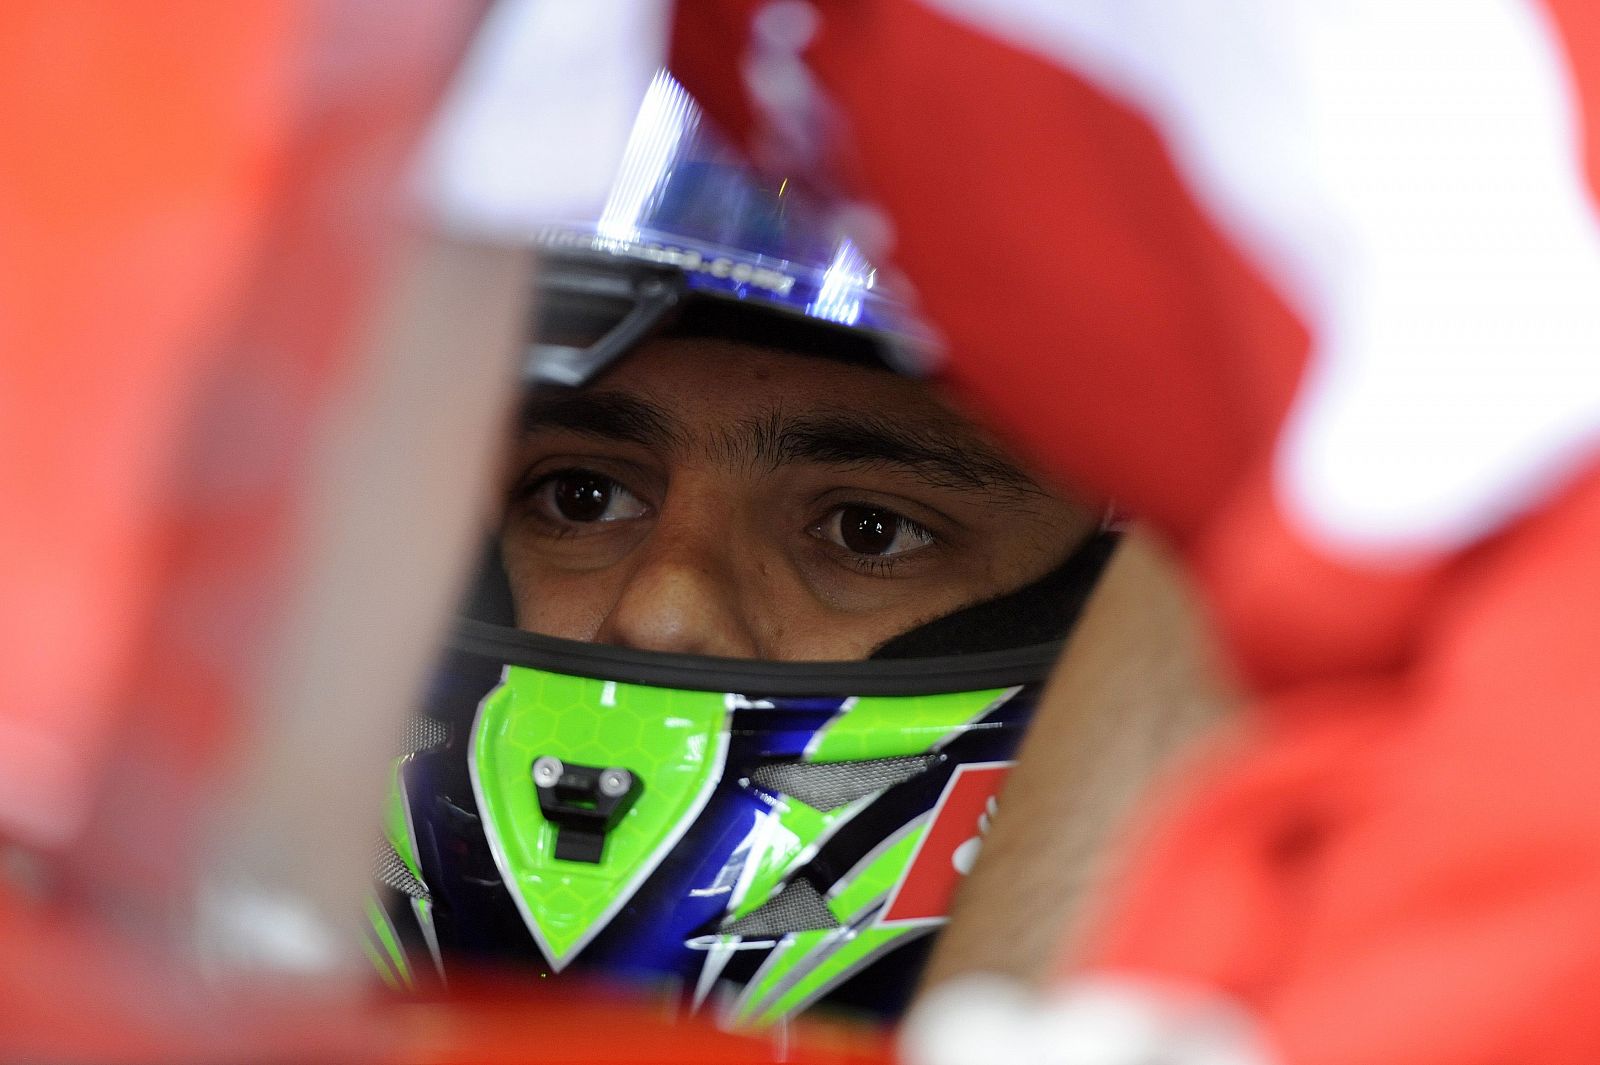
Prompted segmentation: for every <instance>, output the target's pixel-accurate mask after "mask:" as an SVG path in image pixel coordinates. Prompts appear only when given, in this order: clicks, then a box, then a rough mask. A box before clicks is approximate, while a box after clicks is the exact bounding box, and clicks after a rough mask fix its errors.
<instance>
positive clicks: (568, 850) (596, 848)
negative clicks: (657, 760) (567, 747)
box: [532, 754, 644, 865]
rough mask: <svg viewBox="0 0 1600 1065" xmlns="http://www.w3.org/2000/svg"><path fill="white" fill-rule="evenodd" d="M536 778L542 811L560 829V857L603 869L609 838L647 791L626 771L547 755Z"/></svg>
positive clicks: (539, 761)
mask: <svg viewBox="0 0 1600 1065" xmlns="http://www.w3.org/2000/svg"><path fill="white" fill-rule="evenodd" d="M532 774H533V786H534V789H535V790H536V791H537V792H538V795H539V811H540V812H541V813H542V814H544V816H545V820H547V821H549V822H550V823H551V824H553V825H555V826H556V851H555V856H556V857H557V858H559V859H560V860H562V861H566V862H588V863H590V864H592V865H598V864H599V863H600V858H601V856H602V855H603V854H604V853H605V845H606V833H608V832H610V831H611V829H612V828H614V827H616V824H617V822H618V821H620V820H622V816H623V815H624V814H626V813H627V812H628V808H629V807H630V806H632V805H633V803H634V800H636V799H637V798H638V797H639V793H640V792H641V791H643V790H644V785H643V782H642V781H640V780H639V778H638V776H637V775H636V774H634V773H631V772H629V771H628V770H626V769H622V768H620V767H616V766H610V767H601V766H591V765H577V764H572V763H566V762H563V761H561V759H559V758H556V757H555V756H554V755H548V754H547V755H544V756H542V757H540V758H536V759H534V762H533V769H532Z"/></svg>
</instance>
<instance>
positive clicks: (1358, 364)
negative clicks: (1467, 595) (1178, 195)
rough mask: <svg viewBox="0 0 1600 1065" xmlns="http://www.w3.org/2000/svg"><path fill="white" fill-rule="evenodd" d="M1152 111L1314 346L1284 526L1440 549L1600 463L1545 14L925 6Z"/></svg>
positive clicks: (1197, 187) (1228, 2)
mask: <svg viewBox="0 0 1600 1065" xmlns="http://www.w3.org/2000/svg"><path fill="white" fill-rule="evenodd" d="M923 2H924V3H925V4H926V5H927V6H929V7H930V8H934V9H937V10H940V11H943V12H944V13H946V14H947V15H949V16H951V17H954V18H956V19H959V20H962V21H964V22H966V23H967V24H969V25H971V26H973V27H974V28H977V29H980V30H983V31H986V32H987V33H989V34H991V35H992V36H994V37H996V38H998V39H1001V40H1004V41H1006V42H1008V43H1010V44H1011V45H1013V46H1015V47H1017V48H1018V49H1019V50H1023V51H1027V52H1030V53H1033V54H1036V55H1039V56H1041V57H1042V58H1045V59H1047V60H1049V61H1051V62H1055V63H1057V64H1061V65H1064V66H1067V67H1070V68H1072V69H1073V70H1074V71H1076V72H1077V73H1078V74H1080V75H1081V76H1084V77H1087V78H1088V79H1090V80H1091V81H1094V82H1095V83H1096V84H1097V85H1099V86H1100V87H1101V88H1102V89H1104V90H1105V91H1106V92H1108V93H1109V94H1110V95H1113V96H1115V97H1117V98H1119V99H1121V100H1123V101H1124V102H1125V103H1127V104H1129V105H1131V106H1132V107H1134V108H1135V109H1137V110H1139V111H1140V112H1142V113H1143V114H1144V115H1146V116H1147V117H1148V118H1149V119H1150V120H1151V121H1152V123H1153V124H1154V125H1155V126H1156V127H1157V128H1158V129H1159V130H1160V131H1161V133H1162V134H1163V136H1164V138H1165V140H1166V142H1167V144H1168V146H1169V148H1170V150H1171V151H1172V153H1173V156H1174V158H1175V160H1176V162H1177V165H1178V166H1179V168H1180V170H1181V171H1182V172H1183V173H1184V175H1185V176H1186V178H1187V179H1188V181H1189V183H1190V185H1191V187H1192V190H1193V192H1194V194H1195V196H1196V198H1197V200H1198V201H1199V202H1200V203H1201V204H1202V205H1203V206H1204V207H1205V208H1206V209H1207V210H1208V211H1209V213H1210V214H1211V215H1212V216H1213V218H1214V219H1215V220H1216V221H1217V222H1218V223H1219V224H1220V225H1221V227H1222V228H1223V230H1224V231H1225V232H1227V233H1229V234H1230V235H1231V236H1232V237H1233V238H1234V240H1235V241H1236V242H1237V244H1238V245H1239V246H1240V247H1241V248H1242V249H1243V250H1244V251H1245V252H1246V254H1247V255H1248V256H1250V257H1251V258H1252V259H1253V260H1254V261H1255V262H1256V264H1257V265H1258V266H1259V267H1260V268H1261V269H1262V270H1263V273H1264V274H1265V275H1266V276H1267V277H1268V278H1269V280H1271V281H1272V282H1273V283H1274V284H1276V285H1277V286H1278V287H1279V289H1280V290H1281V291H1282V293H1283V294H1284V296H1285V297H1286V299H1287V300H1288V302H1289V303H1290V305H1291V306H1292V307H1294V308H1295V310H1296V311H1297V312H1298V313H1299V314H1300V315H1301V316H1302V317H1303V319H1304V320H1305V321H1306V322H1307V324H1308V325H1309V326H1310V327H1311V328H1312V330H1313V335H1314V345H1313V354H1312V358H1313V361H1312V366H1311V369H1310V372H1309V374H1308V376H1307V378H1306V380H1305V382H1304V387H1303V389H1302V391H1301V393H1300V395H1299V396H1298V398H1297V402H1296V405H1295V408H1294V410H1293V412H1292V414H1291V417H1290V421H1289V425H1288V426H1287V431H1286V433H1285V435H1284V437H1283V439H1282V441H1281V445H1280V451H1279V454H1278V456H1277V469H1276V487H1277V493H1278V498H1279V502H1280V505H1281V507H1282V509H1283V510H1284V511H1285V513H1286V514H1287V515H1288V516H1289V517H1290V519H1291V520H1293V521H1295V522H1296V523H1297V524H1298V525H1299V527H1300V528H1301V530H1302V532H1303V533H1304V534H1305V535H1306V536H1307V537H1308V538H1309V539H1310V540H1311V541H1312V542H1313V543H1315V544H1317V545H1318V546H1320V547H1321V548H1322V549H1323V550H1325V551H1327V552H1329V553H1331V554H1334V555H1336V556H1341V555H1342V556H1345V557H1350V558H1354V559H1357V560H1364V561H1375V560H1382V559H1394V558H1396V557H1397V556H1400V557H1403V556H1405V555H1407V554H1409V553H1412V552H1431V551H1439V550H1448V549H1451V548H1454V547H1458V546H1461V545H1463V544H1465V543H1467V542H1470V541H1472V540H1473V539H1475V538H1477V537H1479V536H1481V535H1484V534H1485V533H1487V532H1490V531H1492V530H1493V529H1494V528H1496V527H1497V526H1498V525H1500V524H1501V523H1503V522H1504V521H1505V520H1507V519H1508V518H1510V517H1512V516H1514V515H1515V514H1517V513H1518V512H1520V511H1522V510H1523V509H1525V508H1526V507H1528V506H1530V505H1531V504H1533V503H1535V502H1537V501H1538V500H1539V499H1541V498H1543V497H1544V496H1546V495H1547V494H1548V493H1549V492H1550V491H1551V490H1552V489H1553V488H1555V487H1557V486H1558V485H1559V484H1560V482H1561V481H1562V479H1563V478H1564V477H1567V476H1569V475H1570V474H1572V473H1573V472H1574V470H1575V469H1576V467H1577V465H1578V464H1579V463H1580V462H1582V461H1584V460H1586V459H1587V458H1588V457H1589V456H1591V455H1592V454H1593V451H1594V448H1595V447H1596V445H1597V443H1600V225H1597V220H1596V214H1595V208H1594V204H1593V202H1592V201H1591V200H1590V199H1589V197H1588V191H1587V189H1586V187H1585V186H1584V184H1583V177H1582V163H1581V159H1580V157H1579V151H1578V144H1579V142H1578V130H1577V128H1576V125H1575V116H1574V103H1573V100H1572V97H1571V92H1570V86H1569V85H1568V83H1567V72H1566V67H1565V65H1564V62H1563V57H1562V56H1561V54H1560V52H1559V49H1558V44H1557V42H1556V41H1555V39H1554V37H1553V30H1552V27H1550V26H1549V25H1548V24H1547V22H1546V16H1545V14H1544V12H1543V11H1542V9H1541V8H1539V7H1538V6H1537V5H1536V4H1535V3H1533V2H1531V0H1212V2H1208V3H1185V4H1173V3H1170V2H1168V0H1075V2H1073V3H1060V2H1059V0H923Z"/></svg>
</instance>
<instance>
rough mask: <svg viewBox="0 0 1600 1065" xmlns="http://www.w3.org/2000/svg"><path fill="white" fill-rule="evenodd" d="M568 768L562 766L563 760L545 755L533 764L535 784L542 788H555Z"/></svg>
mask: <svg viewBox="0 0 1600 1065" xmlns="http://www.w3.org/2000/svg"><path fill="white" fill-rule="evenodd" d="M566 768H567V767H566V766H564V765H562V764H561V759H559V758H557V757H555V756H554V755H549V754H547V755H544V756H543V757H542V758H540V759H538V760H537V761H535V762H534V763H533V782H534V783H535V784H537V785H538V786H539V787H541V788H553V787H555V786H556V784H557V783H558V782H559V781H560V780H561V775H562V773H563V772H565V771H566Z"/></svg>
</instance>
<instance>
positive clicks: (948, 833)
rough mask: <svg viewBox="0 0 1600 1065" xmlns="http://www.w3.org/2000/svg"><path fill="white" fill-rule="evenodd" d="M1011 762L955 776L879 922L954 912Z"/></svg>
mask: <svg viewBox="0 0 1600 1065" xmlns="http://www.w3.org/2000/svg"><path fill="white" fill-rule="evenodd" d="M1011 766H1012V763H1011V762H981V763H977V764H974V765H964V766H960V767H958V768H957V769H956V771H955V772H954V773H953V774H951V776H950V782H949V783H948V784H946V785H945V786H944V792H943V793H942V794H941V795H940V796H939V801H938V802H937V803H936V804H935V805H934V807H933V813H932V814H931V815H930V816H929V819H928V821H929V823H928V831H927V833H926V834H925V835H924V836H923V837H922V842H921V843H919V844H918V845H917V849H916V851H914V852H913V853H912V855H911V861H910V862H909V863H908V864H907V865H906V874H905V876H904V877H902V878H901V880H900V884H899V886H898V887H896V888H895V891H894V894H892V895H890V896H889V904H888V905H887V906H885V907H884V908H883V916H881V917H880V918H878V923H879V924H910V923H919V924H920V923H926V922H930V921H943V920H944V919H945V918H947V917H948V916H949V915H950V897H951V895H953V894H954V893H955V890H956V885H957V884H958V883H959V882H960V880H961V878H962V877H964V876H966V875H967V873H968V872H970V871H971V870H972V863H973V862H974V861H975V860H976V859H977V857H978V848H979V847H981V846H982V845H983V836H984V833H986V832H987V831H988V830H989V822H990V820H991V819H992V818H993V817H994V813H995V805H996V804H995V795H996V794H997V793H998V792H999V791H1000V782H1001V781H1003V780H1005V778H1006V773H1007V772H1009V771H1010V769H1011Z"/></svg>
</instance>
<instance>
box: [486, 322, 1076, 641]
mask: <svg viewBox="0 0 1600 1065" xmlns="http://www.w3.org/2000/svg"><path fill="white" fill-rule="evenodd" d="M529 423H530V424H529V425H528V426H527V427H526V428H525V430H524V432H523V434H522V437H521V440H520V442H519V445H518V447H517V449H516V452H515V456H514V459H515V461H514V463H513V467H512V476H511V479H510V491H509V493H508V495H509V498H510V504H509V507H508V512H507V518H506V522H505V526H504V531H503V535H502V550H503V554H504V557H505V560H506V569H507V573H508V575H509V576H510V579H511V584H512V590H513V595H514V598H515V600H516V604H517V611H518V624H519V625H520V626H521V627H523V628H525V629H529V630H532V631H535V632H540V633H544V634H546V635H552V636H561V637H566V638H568V639H575V640H584V641H589V642H597V643H607V644H614V645H618V646H623V647H632V648H637V649H643V650H656V651H672V652H679V653H695V654H706V655H721V656H726V657H734V658H762V659H770V660H847V659H860V658H864V657H867V656H868V655H870V654H871V653H872V651H873V650H874V649H875V648H876V647H878V646H879V645H881V644H882V643H884V642H885V641H886V640H888V639H890V638H892V637H894V636H897V635H899V634H901V633H904V632H906V631H908V630H910V629H912V628H915V627H916V626H918V625H920V624H922V623H923V622H926V621H929V620H932V619H934V618H937V617H941V616H943V615H945V614H949V613H951V612H952V611H954V610H957V609H960V608H961V607H964V606H967V605H970V604H973V603H977V602H981V601H983V600H986V599H990V598H993V597H995V596H997V595H1001V594H1004V593H1006V592H1010V591H1013V590H1015V589H1017V588H1019V587H1022V586H1024V585H1026V584H1028V583H1030V582H1032V581H1033V580H1035V579H1037V578H1039V577H1041V576H1043V575H1044V574H1045V573H1047V572H1049V571H1050V570H1051V569H1053V568H1055V567H1056V566H1057V565H1059V564H1060V563H1061V562H1062V561H1064V560H1065V558H1066V556H1067V555H1068V554H1070V553H1071V551H1072V550H1073V549H1074V548H1075V547H1076V546H1077V545H1078V544H1079V543H1081V542H1082V541H1083V539H1084V538H1085V537H1087V536H1088V535H1089V534H1090V533H1091V532H1092V531H1093V529H1094V527H1095V524H1096V518H1095V516H1094V515H1093V514H1091V513H1090V512H1089V511H1088V510H1087V509H1086V508H1084V507H1081V506H1078V505H1076V504H1073V503H1070V502H1068V501H1066V500H1063V499H1062V498H1060V497H1059V496H1056V495H1054V494H1051V493H1049V492H1046V491H1044V490H1043V489H1041V488H1040V487H1039V486H1038V484H1037V483H1035V482H1034V481H1033V480H1032V479H1030V478H1029V477H1028V476H1027V475H1026V474H1024V473H1023V472H1022V471H1021V470H1020V469H1019V468H1018V467H1017V466H1016V465H1015V464H1014V463H1013V462H1012V461H1011V460H1008V459H1005V458H1004V457H1002V454H1001V452H1000V451H999V450H998V449H997V448H996V447H995V446H994V445H993V444H992V443H990V442H989V441H987V440H986V439H985V438H984V437H983V436H982V435H981V434H980V433H978V432H977V431H976V430H975V429H973V428H972V427H971V425H970V424H968V423H967V422H965V421H964V420H962V419H961V418H960V417H959V416H958V415H956V414H955V413H953V412H952V411H951V410H950V409H949V408H947V407H945V406H944V405H943V404H941V403H940V402H939V401H938V400H936V399H935V398H933V397H932V396H931V395H930V394H929V393H928V392H927V391H926V390H925V389H924V388H923V387H922V386H920V385H918V384H916V383H915V382H912V381H909V380H907V379H905V378H901V377H899V376H896V375H894V374H891V373H888V372H884V371H881V370H875V369H869V368H865V367H859V366H851V365H845V364H841V363H834V362H829V361H826V360H822V359H817V358H812V357H805V356H798V355H792V354H786V353H780V352H777V351H772V350H767V349H761V348H754V347H751V346H748V345H740V344H735V343H732V342H729V341H723V340H710V339H699V338H677V339H661V340H655V341H652V342H649V343H647V344H645V345H643V346H642V347H641V348H640V349H639V350H637V351H636V352H634V353H632V354H631V355H630V356H629V357H628V358H627V359H626V360H624V361H623V362H622V363H621V364H620V365H618V366H617V367H615V368H614V369H612V370H610V371H608V372H607V373H606V374H604V375H603V376H602V377H601V378H600V379H599V380H597V381H596V382H595V383H593V384H592V385H590V386H589V387H588V388H587V389H585V390H584V391H583V392H581V393H571V394H568V395H567V396H566V397H558V398H556V399H554V400H550V401H541V405H539V406H537V407H535V408H534V409H533V410H532V412H531V413H530V417H529Z"/></svg>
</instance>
